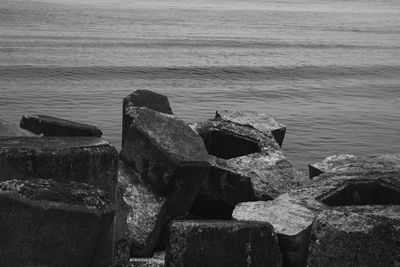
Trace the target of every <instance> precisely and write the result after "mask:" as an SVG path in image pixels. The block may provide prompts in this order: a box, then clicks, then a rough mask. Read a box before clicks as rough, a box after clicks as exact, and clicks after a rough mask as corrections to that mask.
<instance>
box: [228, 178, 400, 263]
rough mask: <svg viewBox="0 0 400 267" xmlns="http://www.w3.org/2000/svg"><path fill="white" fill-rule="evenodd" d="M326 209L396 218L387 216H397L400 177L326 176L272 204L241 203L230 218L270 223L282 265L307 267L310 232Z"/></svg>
mask: <svg viewBox="0 0 400 267" xmlns="http://www.w3.org/2000/svg"><path fill="white" fill-rule="evenodd" d="M325 210H337V211H341V212H354V213H358V214H371V215H376V216H383V217H388V218H393V216H394V217H396V218H397V217H398V215H393V216H392V215H390V216H389V215H388V214H396V213H397V214H399V213H400V177H399V176H398V174H397V173H383V174H371V173H370V174H358V175H334V174H330V175H328V174H325V175H321V176H320V177H318V178H317V179H315V180H314V183H312V184H309V185H308V186H307V187H305V188H301V189H295V190H290V191H289V192H288V193H286V194H283V195H281V196H279V197H277V198H276V199H275V200H273V201H268V202H256V203H241V204H239V205H238V206H236V208H235V210H234V211H233V218H234V219H238V220H251V221H253V220H256V221H263V222H268V223H271V224H272V225H273V226H274V228H275V230H276V232H277V234H278V239H279V244H280V248H281V250H282V254H283V265H284V266H306V265H307V251H308V246H309V244H310V229H311V227H312V225H313V222H314V221H315V218H316V217H317V216H318V214H320V213H321V212H323V211H325ZM312 242H313V241H311V243H312ZM339 244H340V245H342V243H339ZM333 264H335V263H333ZM318 266H324V265H318ZM335 266H341V265H340V264H336V265H335Z"/></svg>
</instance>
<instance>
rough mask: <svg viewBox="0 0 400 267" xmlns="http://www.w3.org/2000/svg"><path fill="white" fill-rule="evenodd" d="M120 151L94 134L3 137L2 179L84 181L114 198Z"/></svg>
mask: <svg viewBox="0 0 400 267" xmlns="http://www.w3.org/2000/svg"><path fill="white" fill-rule="evenodd" d="M117 157H118V154H117V151H116V149H115V148H114V147H113V146H111V145H110V144H109V143H108V142H107V141H104V140H102V139H98V138H93V137H42V138H36V137H9V138H0V181H4V180H8V179H9V178H10V177H12V178H15V179H21V180H24V179H29V178H35V177H53V179H55V180H56V181H57V182H61V183H65V182H70V181H76V182H84V183H88V184H91V185H94V186H96V187H99V188H100V189H103V190H104V191H106V192H107V193H109V194H110V198H111V199H112V200H114V197H115V186H116V181H117Z"/></svg>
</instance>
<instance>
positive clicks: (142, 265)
mask: <svg viewBox="0 0 400 267" xmlns="http://www.w3.org/2000/svg"><path fill="white" fill-rule="evenodd" d="M130 263H131V265H130V266H131V267H164V265H165V251H160V252H155V253H154V255H153V256H152V257H150V258H131V262H130Z"/></svg>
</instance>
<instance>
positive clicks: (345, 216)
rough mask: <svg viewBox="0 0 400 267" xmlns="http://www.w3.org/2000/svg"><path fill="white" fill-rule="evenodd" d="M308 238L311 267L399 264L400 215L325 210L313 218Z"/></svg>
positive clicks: (364, 266) (309, 263) (363, 266)
mask: <svg viewBox="0 0 400 267" xmlns="http://www.w3.org/2000/svg"><path fill="white" fill-rule="evenodd" d="M387 215H388V216H391V214H387ZM392 215H393V214H392ZM397 215H400V213H397ZM311 240H312V242H311V247H310V254H309V257H308V266H310V267H312V266H360V267H361V266H362V267H369V266H370V267H373V266H400V246H399V240H400V217H397V218H396V219H394V218H393V219H391V218H388V217H382V216H374V215H370V214H357V213H353V212H340V211H337V210H327V211H324V212H322V213H320V214H319V215H318V217H317V218H316V221H315V223H314V225H313V228H312V231H311Z"/></svg>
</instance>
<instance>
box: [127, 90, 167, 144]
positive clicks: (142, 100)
mask: <svg viewBox="0 0 400 267" xmlns="http://www.w3.org/2000/svg"><path fill="white" fill-rule="evenodd" d="M133 107H146V108H149V109H152V110H155V111H158V112H162V113H166V114H172V110H171V106H170V105H169V101H168V98H167V97H166V96H164V95H161V94H157V93H154V92H152V91H149V90H136V91H135V92H133V93H132V94H130V95H128V96H127V97H125V98H124V101H123V107H122V112H123V115H122V142H123V141H124V139H125V135H126V132H127V130H128V128H129V126H130V125H131V123H132V119H131V116H129V115H128V113H130V109H131V108H133Z"/></svg>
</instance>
